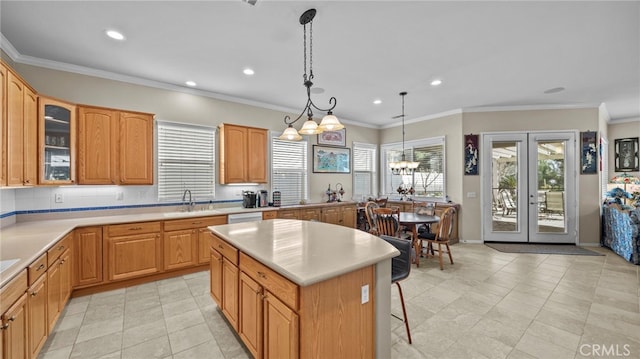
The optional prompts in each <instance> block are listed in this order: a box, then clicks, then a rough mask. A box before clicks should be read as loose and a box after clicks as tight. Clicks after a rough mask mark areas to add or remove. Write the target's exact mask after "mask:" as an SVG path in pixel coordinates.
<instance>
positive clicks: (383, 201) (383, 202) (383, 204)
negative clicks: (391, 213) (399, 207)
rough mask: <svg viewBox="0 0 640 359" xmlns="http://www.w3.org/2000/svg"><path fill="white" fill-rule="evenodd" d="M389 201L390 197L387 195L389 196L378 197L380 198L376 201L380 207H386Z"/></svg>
mask: <svg viewBox="0 0 640 359" xmlns="http://www.w3.org/2000/svg"><path fill="white" fill-rule="evenodd" d="M388 201H389V197H387V198H378V199H376V200H375V202H376V203H377V204H378V206H379V207H386V206H387V202H388Z"/></svg>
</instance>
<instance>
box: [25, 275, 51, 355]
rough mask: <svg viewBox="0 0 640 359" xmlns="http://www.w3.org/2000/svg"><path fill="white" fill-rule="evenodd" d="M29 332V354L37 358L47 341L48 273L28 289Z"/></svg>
mask: <svg viewBox="0 0 640 359" xmlns="http://www.w3.org/2000/svg"><path fill="white" fill-rule="evenodd" d="M27 308H28V309H27V313H28V314H27V318H28V325H27V332H28V341H27V342H28V346H29V355H30V357H31V358H36V357H37V356H38V352H40V349H42V346H43V345H44V343H45V342H46V341H47V335H48V327H49V325H48V321H47V275H46V274H45V275H42V276H40V278H39V279H38V280H36V281H35V282H34V283H33V284H32V285H31V286H30V287H29V289H28V290H27Z"/></svg>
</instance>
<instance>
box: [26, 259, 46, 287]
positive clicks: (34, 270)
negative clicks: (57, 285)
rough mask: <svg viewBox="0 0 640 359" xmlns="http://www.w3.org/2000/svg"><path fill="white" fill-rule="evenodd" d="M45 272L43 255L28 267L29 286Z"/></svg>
mask: <svg viewBox="0 0 640 359" xmlns="http://www.w3.org/2000/svg"><path fill="white" fill-rule="evenodd" d="M46 271H47V254H46V253H44V254H43V255H41V256H40V257H38V259H36V260H35V261H33V263H31V264H30V265H29V286H31V285H32V284H33V283H34V282H35V281H36V280H38V278H40V276H41V275H43V274H44V273H45V272H46Z"/></svg>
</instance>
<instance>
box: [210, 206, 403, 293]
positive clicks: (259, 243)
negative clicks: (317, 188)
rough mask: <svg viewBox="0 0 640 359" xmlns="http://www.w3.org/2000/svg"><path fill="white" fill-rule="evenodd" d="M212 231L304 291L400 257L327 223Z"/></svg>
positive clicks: (363, 235) (376, 241) (370, 238)
mask: <svg viewBox="0 0 640 359" xmlns="http://www.w3.org/2000/svg"><path fill="white" fill-rule="evenodd" d="M208 228H209V229H210V230H211V232H213V234H215V235H217V236H218V237H220V238H221V239H223V240H225V241H227V242H228V243H229V244H231V245H233V246H234V247H236V248H237V249H239V250H240V251H242V252H244V253H246V254H247V255H249V256H251V257H253V258H254V259H256V260H258V261H259V262H261V263H262V264H264V265H266V266H267V267H269V268H271V269H273V270H274V271H276V272H278V273H279V274H281V275H283V276H284V277H286V278H287V279H289V280H291V281H292V282H294V283H296V284H298V285H300V286H308V285H311V284H314V283H317V282H321V281H323V280H326V279H329V278H333V277H336V276H339V275H341V274H345V273H349V272H352V271H354V270H356V269H360V268H363V267H366V266H369V265H373V264H376V263H378V262H381V261H383V260H385V259H388V258H393V257H395V256H397V255H398V254H399V253H400V252H398V250H397V249H395V247H393V246H392V245H390V244H388V243H387V242H385V241H384V240H382V239H380V238H379V237H376V236H374V235H372V234H369V233H367V232H363V231H360V230H357V229H353V228H348V227H344V226H339V225H334V224H327V223H322V222H311V221H300V220H290V219H272V220H267V221H260V222H245V223H236V224H224V225H218V226H210V227H208Z"/></svg>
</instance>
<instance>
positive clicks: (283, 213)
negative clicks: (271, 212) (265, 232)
mask: <svg viewBox="0 0 640 359" xmlns="http://www.w3.org/2000/svg"><path fill="white" fill-rule="evenodd" d="M278 218H281V219H300V210H298V209H280V210H278Z"/></svg>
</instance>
